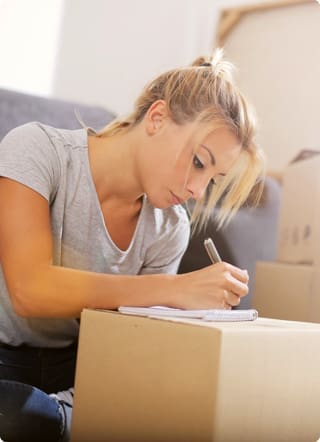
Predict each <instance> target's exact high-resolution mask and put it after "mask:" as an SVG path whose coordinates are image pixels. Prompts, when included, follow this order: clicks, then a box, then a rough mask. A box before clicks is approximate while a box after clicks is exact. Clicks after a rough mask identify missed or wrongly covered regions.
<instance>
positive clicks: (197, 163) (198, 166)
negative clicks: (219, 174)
mask: <svg viewBox="0 0 320 442" xmlns="http://www.w3.org/2000/svg"><path fill="white" fill-rule="evenodd" d="M193 165H194V167H195V168H196V169H203V168H204V165H203V163H201V161H200V160H199V158H198V157H197V155H195V156H194V157H193Z"/></svg>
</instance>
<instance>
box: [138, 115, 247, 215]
mask: <svg viewBox="0 0 320 442" xmlns="http://www.w3.org/2000/svg"><path fill="white" fill-rule="evenodd" d="M146 151H147V153H146V158H145V161H144V164H145V166H144V177H143V185H144V191H145V193H146V194H147V196H148V199H149V200H150V202H151V204H153V205H154V206H155V207H158V208H162V209H163V208H167V207H170V206H173V205H175V204H181V203H183V202H185V201H187V200H189V199H190V198H191V199H194V200H198V199H199V198H201V197H202V196H203V195H204V193H205V191H206V188H207V186H208V184H209V182H210V181H211V180H214V181H217V180H219V179H222V178H223V176H224V175H226V174H227V172H228V171H229V169H230V168H231V166H232V165H233V164H234V162H235V161H236V160H237V158H238V157H239V155H240V152H241V145H240V144H239V142H238V140H237V138H236V136H235V135H234V134H233V133H232V132H231V131H230V130H228V129H226V128H219V129H216V130H214V131H211V132H209V131H208V125H205V124H199V123H197V124H195V123H188V124H184V125H177V124H175V123H173V122H172V121H171V120H167V121H166V123H165V124H164V125H163V126H162V128H161V130H160V131H159V132H156V133H155V134H154V136H152V137H151V138H150V144H149V146H148V149H146Z"/></svg>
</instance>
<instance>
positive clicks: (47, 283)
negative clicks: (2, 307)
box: [11, 266, 179, 318]
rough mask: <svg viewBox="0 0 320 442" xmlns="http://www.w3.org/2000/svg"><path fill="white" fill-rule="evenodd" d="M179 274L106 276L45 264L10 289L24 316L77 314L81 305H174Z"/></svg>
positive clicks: (82, 306) (104, 306)
mask: <svg viewBox="0 0 320 442" xmlns="http://www.w3.org/2000/svg"><path fill="white" fill-rule="evenodd" d="M178 279H179V276H176V275H163V274H162V275H140V276H131V275H110V274H102V273H94V272H87V271H82V270H74V269H70V268H63V267H58V266H46V267H43V268H42V269H41V271H37V272H33V275H32V276H31V277H29V278H28V279H27V280H26V279H21V282H20V284H19V282H18V283H17V285H16V286H15V287H14V288H13V290H12V291H11V292H12V301H13V305H14V307H15V310H16V312H17V313H18V314H19V315H21V316H24V317H52V318H54V317H59V318H62V317H78V316H79V315H80V313H81V311H82V309H83V308H102V309H116V308H117V307H119V306H120V305H133V306H151V305H174V300H173V298H174V296H175V293H176V289H175V287H176V286H177V283H178Z"/></svg>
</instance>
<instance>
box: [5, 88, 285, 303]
mask: <svg viewBox="0 0 320 442" xmlns="http://www.w3.org/2000/svg"><path fill="white" fill-rule="evenodd" d="M75 110H76V111H78V112H79V114H80V115H81V117H82V119H83V120H84V121H85V122H86V124H87V125H89V126H92V127H94V128H96V129H99V128H102V127H103V126H104V125H105V124H106V123H108V122H109V121H111V120H112V119H113V118H114V117H115V115H114V114H113V113H112V112H110V111H108V110H106V109H104V108H102V107H96V106H86V105H83V104H80V103H73V102H65V101H61V100H56V99H50V98H44V97H38V96H33V95H28V94H24V93H20V92H15V91H8V90H5V89H0V140H1V138H2V137H3V136H4V135H5V134H6V133H7V132H8V131H9V130H11V129H13V128H14V127H16V126H18V125H20V124H24V123H26V122H29V121H40V122H42V123H45V124H49V125H52V126H56V127H61V128H69V129H76V128H79V127H81V126H80V123H79V122H78V120H77V118H76V116H75ZM279 202H280V186H279V184H278V182H277V181H275V180H274V179H272V178H267V180H266V183H265V192H264V198H263V201H262V203H261V204H260V206H259V207H257V208H255V209H253V208H251V207H243V208H242V209H240V211H239V212H238V213H237V215H236V216H235V217H234V219H233V220H232V221H231V222H230V224H228V226H226V227H225V228H223V229H221V230H219V231H218V230H217V229H216V225H215V223H214V221H213V220H211V222H209V224H208V227H207V229H206V230H205V231H202V232H200V233H197V234H196V235H194V236H193V237H192V238H191V241H190V244H189V247H188V249H187V251H186V253H185V255H184V257H183V259H182V261H181V265H180V268H179V272H180V273H184V272H189V271H191V270H196V269H199V268H201V267H203V266H206V265H208V264H209V263H210V261H209V259H208V257H207V255H206V253H205V250H204V247H203V241H204V239H205V238H206V237H207V236H210V237H211V238H212V239H213V240H214V242H215V244H216V246H217V248H218V250H219V252H220V255H221V257H222V259H223V260H225V261H228V262H230V263H233V264H235V265H237V266H239V267H241V268H245V269H247V270H248V272H249V275H250V283H249V295H248V296H246V297H245V298H243V300H242V302H241V305H240V306H239V307H240V308H249V307H250V306H251V298H252V293H253V289H254V270H255V262H256V261H257V260H273V259H274V258H275V252H276V235H277V222H278V212H279Z"/></svg>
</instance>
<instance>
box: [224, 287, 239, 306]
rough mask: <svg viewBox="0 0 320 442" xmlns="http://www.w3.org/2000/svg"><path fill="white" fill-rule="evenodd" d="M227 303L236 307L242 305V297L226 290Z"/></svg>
mask: <svg viewBox="0 0 320 442" xmlns="http://www.w3.org/2000/svg"><path fill="white" fill-rule="evenodd" d="M225 302H226V303H227V304H229V305H230V306H233V307H234V306H236V305H239V304H240V296H238V295H235V294H234V293H232V292H228V291H227V290H225Z"/></svg>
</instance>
